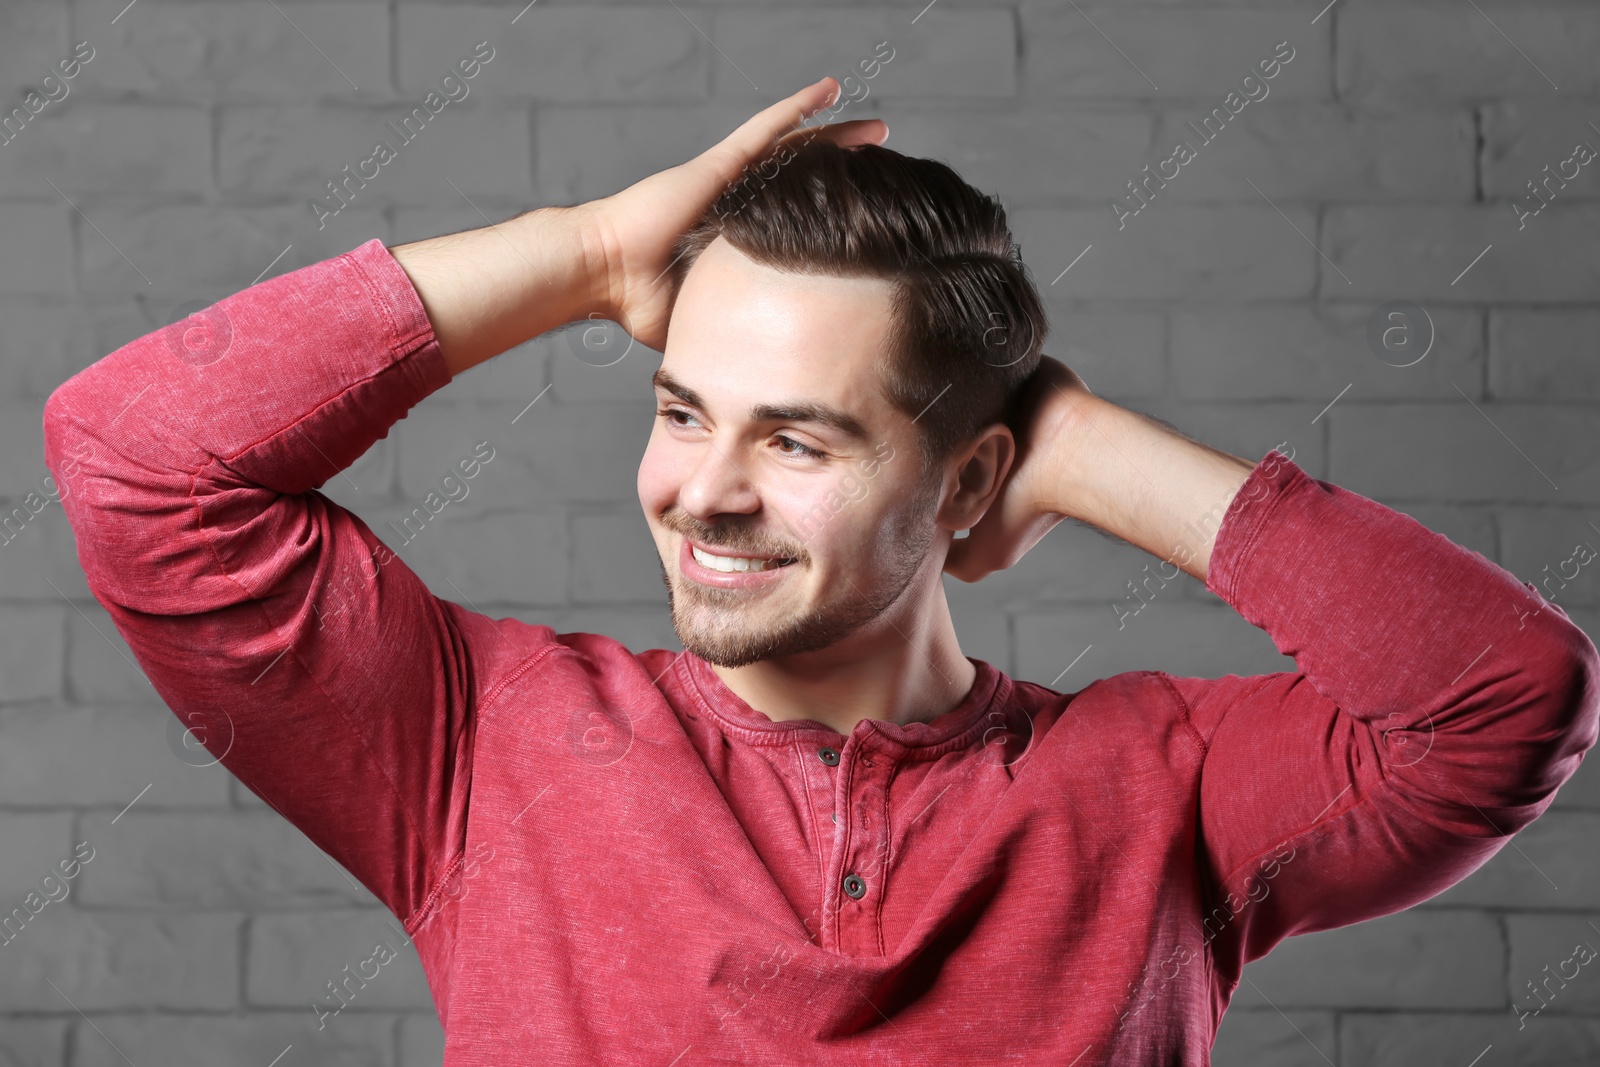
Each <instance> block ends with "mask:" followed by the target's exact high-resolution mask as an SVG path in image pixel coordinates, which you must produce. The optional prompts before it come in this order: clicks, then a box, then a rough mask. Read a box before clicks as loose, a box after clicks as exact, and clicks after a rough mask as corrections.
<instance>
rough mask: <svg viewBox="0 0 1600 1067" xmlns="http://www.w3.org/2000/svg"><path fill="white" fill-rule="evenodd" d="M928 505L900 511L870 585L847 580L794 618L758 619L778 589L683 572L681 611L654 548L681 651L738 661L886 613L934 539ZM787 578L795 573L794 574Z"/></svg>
mask: <svg viewBox="0 0 1600 1067" xmlns="http://www.w3.org/2000/svg"><path fill="white" fill-rule="evenodd" d="M934 504H935V501H934V500H933V499H929V500H927V502H926V504H925V505H923V506H919V507H917V508H915V509H912V512H911V513H910V514H909V515H908V516H906V518H907V519H909V521H905V519H903V520H902V522H903V523H904V525H903V526H902V528H901V529H900V530H898V531H896V532H897V533H898V534H899V535H900V536H898V537H896V538H895V539H894V547H893V548H892V549H891V550H890V552H889V558H888V559H887V560H886V561H880V564H879V565H878V566H875V567H874V568H873V569H872V570H873V572H874V573H876V574H877V576H878V577H877V580H875V581H874V582H872V584H871V585H870V586H869V587H866V588H863V587H862V585H861V583H860V582H859V581H856V580H854V579H847V580H846V581H844V582H843V588H842V589H841V590H840V591H839V595H838V596H837V597H836V598H834V599H833V600H830V601H826V602H824V603H823V604H822V605H820V606H819V607H818V608H816V609H815V610H813V611H810V612H808V613H806V614H804V615H802V616H800V617H798V618H788V619H779V620H774V621H766V620H765V619H763V618H762V615H763V614H764V613H766V612H769V611H771V610H772V609H769V608H767V607H766V606H765V604H764V603H763V601H767V600H771V599H774V598H775V597H777V596H779V595H780V594H779V592H778V590H776V589H767V590H765V591H760V592H756V593H754V594H751V593H750V592H749V591H747V590H738V589H720V588H716V587H710V586H703V585H700V584H699V583H697V582H694V581H693V580H692V579H688V578H685V579H684V582H685V584H686V585H689V586H692V591H691V592H690V593H689V594H687V597H688V598H689V599H690V606H689V607H688V608H687V609H686V610H680V605H679V603H678V600H677V598H676V597H675V596H674V594H673V588H672V584H673V583H672V578H671V576H670V575H669V574H668V572H667V567H666V564H665V562H663V561H662V559H661V557H660V554H659V553H657V556H656V562H657V563H659V564H660V565H661V580H662V582H663V583H664V584H665V585H666V587H667V604H668V606H669V607H670V608H671V610H672V628H673V630H674V631H676V633H677V635H678V640H679V642H681V643H682V645H683V647H684V649H685V651H688V652H692V653H694V654H695V655H697V656H699V657H700V658H701V659H703V660H705V661H706V662H707V663H711V664H715V665H716V666H718V667H743V666H745V665H747V664H750V663H756V662H759V661H760V660H766V659H775V658H777V657H779V656H789V655H795V654H798V653H802V652H815V651H817V650H819V649H824V648H827V647H829V646H830V645H833V644H836V643H837V642H839V641H841V640H843V639H844V638H846V637H848V636H850V635H851V634H852V633H854V632H855V631H856V630H858V629H860V628H861V627H862V626H865V625H866V624H867V623H869V622H871V621H872V620H874V619H876V618H877V617H878V616H880V615H882V614H883V613H884V612H885V611H887V610H888V609H889V608H890V606H892V605H893V604H894V603H895V602H896V601H897V600H899V599H900V597H901V595H902V594H903V593H904V592H905V591H906V588H907V587H908V586H909V585H910V584H911V581H912V579H913V578H915V577H916V574H917V571H918V570H919V569H920V568H921V566H922V563H923V560H924V558H925V557H926V556H927V552H928V546H929V545H930V544H932V543H933V536H934V526H933V522H932V516H933V511H934V510H935V508H934ZM789 566H790V567H799V566H800V564H799V563H791V564H790V565H789ZM787 577H789V578H792V579H794V580H796V581H799V579H800V575H798V574H793V575H788V576H787ZM780 581H781V580H780ZM708 620H709V621H708Z"/></svg>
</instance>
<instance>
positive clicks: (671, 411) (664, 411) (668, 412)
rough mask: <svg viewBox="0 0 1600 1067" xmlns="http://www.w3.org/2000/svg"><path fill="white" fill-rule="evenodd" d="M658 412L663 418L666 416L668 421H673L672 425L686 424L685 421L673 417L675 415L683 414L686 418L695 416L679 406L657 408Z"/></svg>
mask: <svg viewBox="0 0 1600 1067" xmlns="http://www.w3.org/2000/svg"><path fill="white" fill-rule="evenodd" d="M656 414H657V415H660V416H661V417H663V418H665V419H666V420H667V421H668V422H670V423H672V425H674V426H682V425H684V424H683V423H681V422H679V421H677V420H676V419H674V418H673V416H674V415H682V416H683V417H684V418H686V419H693V418H694V416H693V415H690V414H689V413H688V412H687V411H683V410H680V409H679V408H657V409H656Z"/></svg>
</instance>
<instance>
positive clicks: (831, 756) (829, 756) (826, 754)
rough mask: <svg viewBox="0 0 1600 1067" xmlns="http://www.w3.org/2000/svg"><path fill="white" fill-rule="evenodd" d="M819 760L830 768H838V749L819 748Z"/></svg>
mask: <svg viewBox="0 0 1600 1067" xmlns="http://www.w3.org/2000/svg"><path fill="white" fill-rule="evenodd" d="M817 758H818V759H819V760H821V761H822V762H823V763H826V764H827V765H828V766H830V767H837V766H838V765H839V750H838V749H836V748H826V747H824V748H819V749H817Z"/></svg>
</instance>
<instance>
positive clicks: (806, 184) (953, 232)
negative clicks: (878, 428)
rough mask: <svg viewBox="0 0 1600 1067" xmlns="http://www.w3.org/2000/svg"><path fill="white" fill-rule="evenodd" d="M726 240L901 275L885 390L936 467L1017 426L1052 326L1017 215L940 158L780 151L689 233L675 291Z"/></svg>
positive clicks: (873, 150)
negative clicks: (1004, 427)
mask: <svg viewBox="0 0 1600 1067" xmlns="http://www.w3.org/2000/svg"><path fill="white" fill-rule="evenodd" d="M774 169H775V173H772V174H771V176H769V175H768V173H767V172H769V171H773V170H774ZM717 237H722V238H725V239H726V240H727V241H728V243H729V244H731V245H732V246H733V247H734V248H737V249H738V250H739V251H740V252H742V253H744V254H745V255H747V256H749V257H750V258H751V259H753V260H755V261H756V262H758V263H762V264H764V265H766V266H770V267H774V268H777V269H779V270H787V271H792V272H795V273H800V274H824V275H831V276H835V277H844V278H884V279H890V280H892V281H893V282H894V283H895V285H894V296H893V298H892V312H891V313H892V315H893V317H894V322H893V324H892V326H891V329H890V332H889V336H890V338H891V341H890V351H889V352H888V353H886V355H885V361H884V365H883V380H884V397H885V399H886V400H887V401H888V402H889V403H890V404H891V405H892V406H893V407H895V408H896V409H898V410H900V411H903V412H905V413H906V414H907V416H909V417H911V418H913V419H915V420H916V425H917V428H918V431H919V432H918V445H919V448H920V451H921V453H922V461H923V465H924V470H925V471H926V472H928V473H930V474H931V473H933V472H934V471H935V470H937V468H938V467H939V466H940V465H941V464H942V463H943V462H944V460H946V459H947V458H948V457H949V456H950V455H951V454H952V452H953V451H954V450H955V449H956V447H957V446H959V445H961V444H964V443H966V442H968V441H970V440H971V439H972V438H973V437H974V436H975V435H976V434H977V433H978V431H979V430H981V429H982V428H983V427H985V426H987V425H989V424H990V423H993V422H1002V421H1008V420H1009V418H1010V416H1011V415H1012V414H1013V413H1014V411H1015V405H1016V403H1017V400H1018V397H1019V394H1020V392H1021V386H1022V384H1023V383H1024V382H1025V381H1027V379H1028V377H1029V375H1031V374H1032V373H1033V372H1034V369H1035V368H1036V367H1037V366H1038V364H1039V358H1040V351H1041V349H1042V347H1043V345H1044V339H1045V334H1046V331H1047V330H1048V328H1049V327H1048V324H1047V322H1046V319H1045V313H1044V307H1043V304H1042V303H1041V301H1040V299H1039V293H1038V290H1037V289H1035V288H1034V285H1033V281H1032V277H1031V275H1030V274H1029V273H1028V269H1027V267H1026V266H1025V265H1024V264H1023V263H1022V260H1021V257H1020V255H1019V251H1018V248H1017V244H1016V242H1015V241H1014V240H1013V239H1012V236H1011V231H1010V230H1009V228H1008V227H1007V224H1006V213H1005V209H1004V208H1002V207H1001V206H1000V203H999V201H998V200H996V199H995V198H993V197H990V196H987V195H985V194H984V193H981V192H979V191H978V190H977V189H974V188H973V187H972V186H970V185H968V184H967V183H966V182H965V181H963V180H962V179H961V177H960V176H959V175H958V174H956V172H955V171H953V170H951V169H950V168H949V167H948V166H946V165H945V164H943V163H940V162H938V161H936V160H932V159H918V158H916V157H913V156H906V155H902V154H900V153H899V152H896V151H893V150H892V149H888V148H883V147H881V146H878V145H860V146H856V147H852V148H841V147H839V146H838V145H835V144H833V143H831V142H828V141H812V142H810V143H808V144H804V145H801V146H799V147H793V148H791V147H789V146H780V148H779V149H778V151H777V153H776V154H775V155H773V156H769V157H768V159H767V160H766V161H765V162H764V163H762V164H761V165H760V166H759V167H758V168H756V169H755V170H753V171H749V172H748V173H747V175H746V176H745V177H744V179H743V180H742V181H740V182H738V183H736V184H734V185H732V186H730V187H729V188H728V189H727V190H725V191H724V192H723V193H722V195H721V196H720V197H718V199H717V200H716V202H715V203H713V204H712V206H711V208H710V209H709V210H708V211H707V212H706V214H705V215H704V216H703V217H702V218H701V220H700V221H699V222H698V223H697V224H696V225H695V227H694V228H693V229H691V230H690V231H689V232H688V233H687V234H685V235H684V236H683V237H681V238H680V239H679V241H678V245H677V248H676V249H675V251H676V252H677V253H678V258H677V259H676V260H675V261H674V263H673V267H672V271H673V273H672V285H673V295H674V297H676V294H677V290H678V287H679V286H681V285H682V284H683V279H684V278H685V277H686V276H687V275H688V273H689V268H690V267H692V266H693V265H694V261H695V259H696V258H697V257H698V256H699V254H700V253H701V252H702V251H703V250H704V249H705V247H706V246H707V245H709V244H710V243H711V242H712V241H713V240H715V239H716V238H717Z"/></svg>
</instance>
